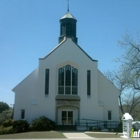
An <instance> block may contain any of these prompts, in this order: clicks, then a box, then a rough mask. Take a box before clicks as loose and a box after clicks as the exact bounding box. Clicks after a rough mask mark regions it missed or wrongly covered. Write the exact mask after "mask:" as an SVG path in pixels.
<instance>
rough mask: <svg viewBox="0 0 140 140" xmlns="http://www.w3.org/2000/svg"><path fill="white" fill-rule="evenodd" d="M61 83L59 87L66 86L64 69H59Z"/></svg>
mask: <svg viewBox="0 0 140 140" xmlns="http://www.w3.org/2000/svg"><path fill="white" fill-rule="evenodd" d="M58 81H59V83H58V85H59V86H64V69H63V68H60V69H59V80H58Z"/></svg>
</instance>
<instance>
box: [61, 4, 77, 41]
mask: <svg viewBox="0 0 140 140" xmlns="http://www.w3.org/2000/svg"><path fill="white" fill-rule="evenodd" d="M76 22H77V20H76V19H75V17H74V16H73V15H72V14H71V13H70V12H69V3H68V8H67V13H66V14H65V15H64V16H63V17H62V18H61V19H60V37H59V43H60V42H61V41H62V40H63V39H64V37H69V38H71V39H72V40H73V41H74V42H75V43H76V44H77V40H78V39H77V37H76Z"/></svg>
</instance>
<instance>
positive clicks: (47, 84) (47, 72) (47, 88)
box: [45, 69, 49, 94]
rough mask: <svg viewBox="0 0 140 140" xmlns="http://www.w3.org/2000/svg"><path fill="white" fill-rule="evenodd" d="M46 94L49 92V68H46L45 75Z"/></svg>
mask: <svg viewBox="0 0 140 140" xmlns="http://www.w3.org/2000/svg"><path fill="white" fill-rule="evenodd" d="M45 94H49V69H46V75H45Z"/></svg>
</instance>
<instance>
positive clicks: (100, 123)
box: [75, 119, 119, 128]
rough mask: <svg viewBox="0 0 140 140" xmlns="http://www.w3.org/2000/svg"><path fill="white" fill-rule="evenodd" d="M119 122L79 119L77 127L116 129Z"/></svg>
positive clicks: (76, 123)
mask: <svg viewBox="0 0 140 140" xmlns="http://www.w3.org/2000/svg"><path fill="white" fill-rule="evenodd" d="M118 124H119V122H118V121H103V120H93V119H77V120H76V121H75V125H76V126H86V127H90V126H91V127H97V128H99V127H102V128H116V127H117V126H118Z"/></svg>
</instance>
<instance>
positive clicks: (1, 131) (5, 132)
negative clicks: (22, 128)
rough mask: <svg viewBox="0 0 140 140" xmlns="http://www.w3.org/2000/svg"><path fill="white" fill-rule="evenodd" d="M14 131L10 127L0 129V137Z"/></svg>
mask: <svg viewBox="0 0 140 140" xmlns="http://www.w3.org/2000/svg"><path fill="white" fill-rule="evenodd" d="M13 133H14V130H13V128H12V126H10V127H0V135H1V134H13Z"/></svg>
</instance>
